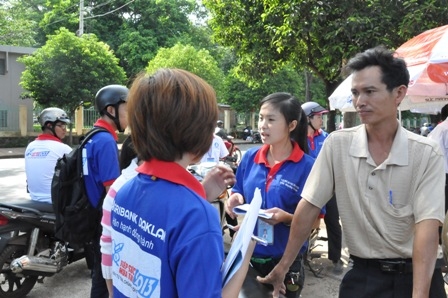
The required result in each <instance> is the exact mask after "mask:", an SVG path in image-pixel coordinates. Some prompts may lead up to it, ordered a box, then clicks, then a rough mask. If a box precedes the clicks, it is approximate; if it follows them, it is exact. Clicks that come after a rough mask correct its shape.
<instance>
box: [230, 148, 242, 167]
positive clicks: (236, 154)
mask: <svg viewBox="0 0 448 298" xmlns="http://www.w3.org/2000/svg"><path fill="white" fill-rule="evenodd" d="M232 157H234V158H235V160H236V161H235V162H236V163H237V164H238V163H240V161H241V158H242V157H243V154H241V150H240V149H238V148H236V149H235V150H233V156H232Z"/></svg>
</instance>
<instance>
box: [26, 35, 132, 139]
mask: <svg viewBox="0 0 448 298" xmlns="http://www.w3.org/2000/svg"><path fill="white" fill-rule="evenodd" d="M19 61H20V62H23V63H24V64H25V71H24V72H23V73H22V77H21V82H20V85H21V86H22V87H23V88H24V89H25V90H26V91H25V92H24V94H23V97H26V98H33V99H34V100H35V101H36V102H38V103H39V105H41V106H42V107H49V106H56V107H60V108H62V109H64V110H65V111H66V112H67V113H68V115H69V117H70V118H71V119H73V114H74V112H75V110H76V109H77V108H78V107H79V106H80V105H87V106H88V105H90V104H91V102H92V100H93V99H94V97H95V94H96V92H97V91H98V90H99V89H100V88H101V87H103V86H105V85H109V84H123V83H125V80H126V76H125V73H124V71H123V69H122V68H121V67H120V66H118V59H117V58H116V57H115V56H114V55H113V53H112V51H110V49H109V47H108V46H107V45H106V44H104V43H102V42H99V41H98V39H97V38H96V36H95V35H92V34H86V35H83V36H82V37H77V36H75V34H74V33H71V32H69V31H68V30H67V29H65V28H62V29H61V30H60V31H58V32H57V34H55V35H52V36H49V39H48V41H47V43H46V44H45V45H44V46H43V47H41V48H39V49H38V50H37V51H35V52H34V53H33V54H32V55H30V56H24V57H22V58H20V60H19ZM70 131H71V130H70ZM70 142H71V134H70Z"/></svg>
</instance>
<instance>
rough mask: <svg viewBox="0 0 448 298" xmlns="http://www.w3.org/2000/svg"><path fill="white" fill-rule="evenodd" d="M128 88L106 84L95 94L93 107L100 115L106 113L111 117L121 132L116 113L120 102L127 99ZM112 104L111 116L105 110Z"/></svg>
mask: <svg viewBox="0 0 448 298" xmlns="http://www.w3.org/2000/svg"><path fill="white" fill-rule="evenodd" d="M128 93H129V89H128V88H126V87H125V86H122V85H108V86H105V87H103V88H101V89H100V90H99V91H98V92H97V93H96V95H95V108H96V110H97V111H98V112H99V113H100V115H101V116H103V115H107V117H109V118H110V119H112V120H113V121H114V123H115V125H116V126H117V129H118V131H119V132H123V131H124V129H122V128H121V125H120V119H119V115H118V107H119V105H120V104H122V103H124V102H126V101H127V100H128ZM108 106H113V107H114V108H115V115H116V116H112V115H111V114H110V113H109V112H107V107H108Z"/></svg>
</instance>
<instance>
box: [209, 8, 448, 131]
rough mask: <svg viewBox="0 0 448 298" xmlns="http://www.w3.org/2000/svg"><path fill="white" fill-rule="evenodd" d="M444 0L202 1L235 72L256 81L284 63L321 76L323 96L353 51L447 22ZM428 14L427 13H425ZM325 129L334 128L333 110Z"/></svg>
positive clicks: (391, 42)
mask: <svg viewBox="0 0 448 298" xmlns="http://www.w3.org/2000/svg"><path fill="white" fill-rule="evenodd" d="M443 2H444V1H443V0H406V1H390V0H365V1H347V0H342V1H341V0H337V1H336V0H332V1H320V0H292V1H287V2H284V1H278V0H263V1H245V0H234V1H223V0H219V1H216V0H203V3H204V5H205V6H206V7H207V8H208V9H209V10H210V12H211V20H210V24H211V26H212V28H213V30H214V37H215V39H216V40H217V41H218V42H219V43H220V44H222V45H224V46H229V47H232V48H233V49H234V50H235V52H236V54H237V56H238V57H239V58H240V59H239V65H238V68H239V73H240V74H245V75H246V76H247V77H248V78H249V79H252V80H256V79H258V78H259V77H260V74H263V73H269V72H273V71H275V70H276V69H279V68H281V67H282V65H283V64H284V63H287V62H293V63H294V65H295V66H296V68H297V69H298V70H300V69H301V68H303V69H307V70H309V71H310V72H312V73H313V75H315V76H317V77H319V78H321V79H322V80H323V82H324V84H325V88H326V95H327V97H328V96H329V95H331V93H332V92H333V91H334V89H335V88H336V87H337V86H338V84H339V83H340V81H341V77H340V71H341V68H342V66H343V65H344V64H345V63H346V61H347V59H349V58H350V57H352V56H353V55H354V54H355V53H358V52H361V51H364V50H366V49H368V48H371V47H374V46H377V45H379V44H383V45H386V46H388V47H391V48H396V47H398V46H399V45H400V44H402V43H403V42H404V41H405V40H407V39H409V38H410V37H411V36H413V35H416V34H417V33H420V32H421V31H423V30H425V29H429V28H432V27H435V26H439V25H442V24H444V23H445V22H446V15H447V14H448V6H446V4H443ZM428 15H430V16H431V18H426V17H425V16H428ZM327 127H328V128H329V130H330V131H331V130H334V129H335V123H334V112H332V113H330V117H329V123H328V125H327Z"/></svg>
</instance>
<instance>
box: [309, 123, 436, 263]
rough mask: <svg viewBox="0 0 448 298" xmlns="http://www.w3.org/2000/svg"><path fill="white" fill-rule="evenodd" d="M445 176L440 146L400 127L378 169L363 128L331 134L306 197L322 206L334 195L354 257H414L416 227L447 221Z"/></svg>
mask: <svg viewBox="0 0 448 298" xmlns="http://www.w3.org/2000/svg"><path fill="white" fill-rule="evenodd" d="M444 178H445V175H444V168H443V153H442V152H441V150H440V148H439V146H438V144H436V142H434V141H432V140H428V139H427V138H425V137H421V136H419V135H416V134H414V133H412V132H409V131H407V130H406V129H404V128H402V127H401V126H399V128H398V130H397V133H396V135H395V139H394V142H393V144H392V149H391V152H390V154H389V157H388V158H387V159H386V160H385V161H384V162H383V163H382V164H380V165H376V164H375V162H374V161H373V159H372V157H371V155H370V153H369V150H368V146H367V133H366V129H365V126H364V125H360V126H357V127H354V128H349V129H344V130H339V131H335V132H333V133H331V134H330V135H329V136H328V138H327V139H326V141H325V143H324V146H323V147H322V150H321V152H320V154H319V156H318V157H317V159H316V162H315V164H314V167H313V169H312V170H311V173H310V175H309V177H308V180H307V182H306V184H305V187H304V190H303V192H302V197H303V198H305V199H306V200H308V201H309V202H310V203H311V204H313V205H315V206H317V207H319V208H322V207H323V206H324V205H325V204H326V202H327V201H328V200H329V199H330V198H331V196H332V194H333V191H335V192H336V199H337V203H338V208H339V214H340V217H341V221H342V226H343V231H344V236H345V240H346V243H347V246H348V248H349V251H350V254H353V255H356V256H358V257H361V258H380V259H383V258H411V257H412V245H413V241H414V226H415V224H416V223H418V222H420V221H422V220H425V219H437V220H439V221H440V222H443V220H444V216H445V215H444V202H445V197H444V187H445V179H444ZM439 257H441V249H440V247H439Z"/></svg>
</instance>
